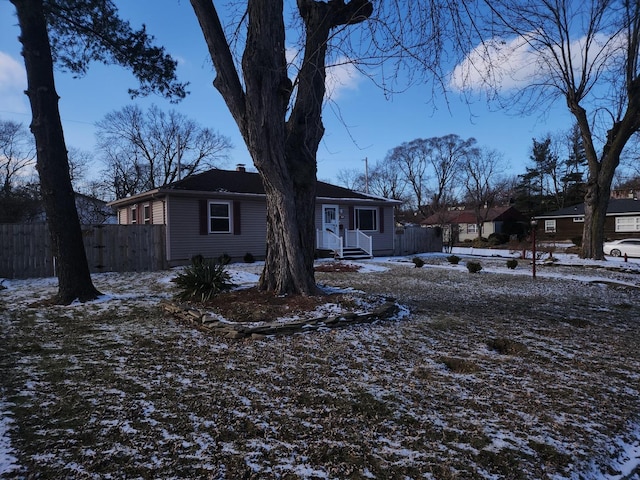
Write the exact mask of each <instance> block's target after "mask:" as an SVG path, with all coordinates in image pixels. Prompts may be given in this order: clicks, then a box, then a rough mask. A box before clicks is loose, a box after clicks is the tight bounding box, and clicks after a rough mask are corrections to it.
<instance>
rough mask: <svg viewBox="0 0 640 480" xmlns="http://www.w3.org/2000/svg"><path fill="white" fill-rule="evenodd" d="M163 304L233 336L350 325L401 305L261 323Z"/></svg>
mask: <svg viewBox="0 0 640 480" xmlns="http://www.w3.org/2000/svg"><path fill="white" fill-rule="evenodd" d="M161 307H162V309H163V310H164V312H165V313H167V314H169V315H171V316H173V317H174V318H177V319H178V320H181V321H184V322H187V323H190V324H193V325H195V326H197V327H198V328H201V329H204V330H206V331H210V332H212V333H214V334H216V335H220V336H222V337H224V338H230V339H243V338H253V339H256V340H258V339H263V338H266V337H268V336H275V335H293V334H295V333H301V332H307V331H313V330H320V329H327V328H340V327H347V326H349V325H355V324H361V323H372V322H374V321H376V320H387V319H389V318H391V317H393V316H394V315H396V314H397V313H398V312H399V311H400V306H399V305H398V304H397V303H396V302H395V300H393V299H385V302H384V303H383V304H382V305H380V306H379V307H377V308H375V309H374V310H373V311H371V312H366V313H355V312H344V313H341V314H340V315H329V316H325V317H318V318H312V319H308V320H293V321H290V322H283V321H273V322H264V323H260V324H258V323H257V322H230V321H228V320H221V319H219V318H216V317H214V316H212V315H211V314H210V313H209V312H207V311H205V310H203V309H201V308H198V307H195V306H194V305H191V304H186V303H177V302H171V301H168V300H163V301H162V302H161Z"/></svg>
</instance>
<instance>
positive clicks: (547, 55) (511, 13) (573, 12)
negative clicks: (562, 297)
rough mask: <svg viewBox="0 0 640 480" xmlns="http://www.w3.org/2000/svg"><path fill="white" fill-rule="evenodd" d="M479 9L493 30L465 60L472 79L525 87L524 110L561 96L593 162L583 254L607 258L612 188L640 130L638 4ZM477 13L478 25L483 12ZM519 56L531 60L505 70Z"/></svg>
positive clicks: (520, 1)
mask: <svg viewBox="0 0 640 480" xmlns="http://www.w3.org/2000/svg"><path fill="white" fill-rule="evenodd" d="M477 5H481V6H483V7H484V9H485V11H488V12H489V15H488V16H487V17H485V19H484V20H485V22H486V23H485V25H486V26H487V27H488V28H487V30H486V32H485V34H484V38H483V43H481V45H480V46H479V47H478V48H477V49H476V50H475V52H474V55H472V56H470V57H469V62H467V63H466V65H468V66H469V65H471V68H470V69H469V70H467V72H466V79H467V80H469V79H470V78H472V77H474V76H476V75H477V74H480V76H481V77H482V78H483V79H484V82H485V85H487V82H490V83H491V86H492V87H494V88H495V87H496V86H497V87H498V88H501V87H503V86H505V84H509V83H513V82H514V81H515V83H514V84H515V85H524V84H525V82H526V85H527V86H526V87H524V88H521V89H519V90H518V93H517V95H516V97H515V98H511V99H510V103H511V104H518V105H520V106H523V107H524V109H526V110H529V109H538V108H540V105H544V104H547V105H548V104H549V103H551V102H553V101H554V100H556V99H558V98H562V99H563V100H564V101H565V102H566V105H567V107H568V109H569V111H570V112H571V114H572V115H573V116H574V118H575V120H576V123H577V125H578V128H579V130H580V134H581V136H582V141H583V146H584V151H585V156H586V159H587V165H588V178H587V185H586V194H585V197H584V200H585V223H584V232H583V239H582V256H583V257H585V258H595V259H603V258H604V254H603V251H602V243H603V239H604V223H605V218H606V211H607V206H608V203H609V197H610V193H611V183H612V180H613V178H614V174H615V171H616V168H617V167H618V165H619V163H620V157H621V154H622V152H623V150H624V149H625V146H626V145H627V143H628V142H629V140H630V139H631V137H632V136H633V135H634V134H635V133H636V132H638V131H639V130H640V75H639V67H640V62H639V60H640V56H639V53H640V40H639V39H640V3H638V2H633V1H628V0H606V1H594V2H578V1H573V0H554V1H542V0H533V1H531V0H515V1H514V0H490V1H489V0H480V1H479V2H477ZM475 13H477V15H478V16H477V23H476V25H477V24H480V23H481V21H480V19H481V15H482V8H480V9H479V10H478V11H477V12H475ZM516 58H524V59H525V60H524V61H522V62H521V63H520V64H519V65H517V67H516V68H513V69H511V70H509V71H506V70H505V69H504V66H505V65H506V64H509V61H508V60H510V59H516ZM487 65H490V67H487ZM478 69H479V71H478ZM474 70H475V71H474ZM491 80H493V82H491ZM496 84H497V85H496Z"/></svg>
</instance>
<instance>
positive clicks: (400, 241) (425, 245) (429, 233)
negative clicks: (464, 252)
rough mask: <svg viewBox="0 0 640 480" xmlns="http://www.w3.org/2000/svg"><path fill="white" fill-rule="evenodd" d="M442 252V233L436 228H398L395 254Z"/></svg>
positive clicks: (394, 245)
mask: <svg viewBox="0 0 640 480" xmlns="http://www.w3.org/2000/svg"><path fill="white" fill-rule="evenodd" d="M426 252H442V235H439V233H438V230H437V229H435V228H423V227H403V228H399V229H397V230H396V234H395V238H394V243H393V254H394V255H414V254H416V253H426Z"/></svg>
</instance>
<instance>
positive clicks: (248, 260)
mask: <svg viewBox="0 0 640 480" xmlns="http://www.w3.org/2000/svg"><path fill="white" fill-rule="evenodd" d="M255 261H256V259H255V258H254V256H253V254H251V252H247V253H245V254H244V263H254V262H255Z"/></svg>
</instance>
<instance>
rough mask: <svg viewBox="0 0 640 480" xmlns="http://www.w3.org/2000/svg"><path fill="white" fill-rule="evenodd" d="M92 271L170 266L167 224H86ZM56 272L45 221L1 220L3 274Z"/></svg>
mask: <svg viewBox="0 0 640 480" xmlns="http://www.w3.org/2000/svg"><path fill="white" fill-rule="evenodd" d="M82 236H83V238H84V247H85V251H86V254H87V260H88V262H89V269H90V270H91V273H98V272H137V271H154V270H162V269H165V268H167V261H166V249H165V226H164V225H83V226H82ZM54 275H55V258H54V255H53V252H52V249H51V239H50V237H49V230H48V227H47V225H46V224H23V225H7V224H0V277H1V278H32V277H51V276H54Z"/></svg>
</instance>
